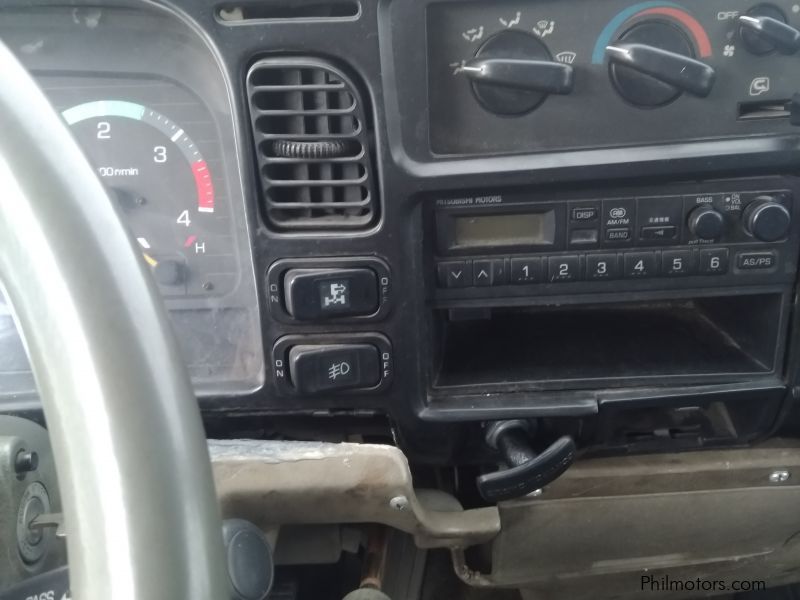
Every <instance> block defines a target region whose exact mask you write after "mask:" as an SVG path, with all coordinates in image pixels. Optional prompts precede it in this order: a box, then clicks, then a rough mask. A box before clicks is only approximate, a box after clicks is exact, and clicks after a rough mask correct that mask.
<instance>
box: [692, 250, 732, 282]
mask: <svg viewBox="0 0 800 600" xmlns="http://www.w3.org/2000/svg"><path fill="white" fill-rule="evenodd" d="M699 271H700V274H702V275H724V274H725V273H727V272H728V249H727V248H713V249H707V250H701V251H700V268H699Z"/></svg>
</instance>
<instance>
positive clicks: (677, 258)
mask: <svg viewBox="0 0 800 600" xmlns="http://www.w3.org/2000/svg"><path fill="white" fill-rule="evenodd" d="M692 257H693V255H692V251H691V250H664V251H663V252H662V253H661V273H662V274H664V275H666V276H667V277H681V276H683V275H692V274H693V273H694V271H695V268H694V261H693V260H692Z"/></svg>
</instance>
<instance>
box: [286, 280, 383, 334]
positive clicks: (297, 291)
mask: <svg viewBox="0 0 800 600" xmlns="http://www.w3.org/2000/svg"><path fill="white" fill-rule="evenodd" d="M283 293H284V302H285V304H286V312H287V313H289V314H290V315H291V316H292V318H294V319H297V320H300V321H315V320H323V319H335V318H342V317H353V316H359V315H370V314H372V313H374V312H376V311H377V310H378V308H379V306H380V298H379V295H378V276H377V274H376V273H375V271H373V270H372V269H369V268H366V267H363V268H361V267H359V268H349V269H338V268H331V269H289V270H288V271H286V275H285V276H284V278H283Z"/></svg>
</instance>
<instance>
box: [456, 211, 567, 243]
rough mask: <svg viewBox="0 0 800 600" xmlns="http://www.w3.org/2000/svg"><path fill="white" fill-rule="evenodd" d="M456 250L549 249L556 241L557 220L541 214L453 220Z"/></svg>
mask: <svg viewBox="0 0 800 600" xmlns="http://www.w3.org/2000/svg"><path fill="white" fill-rule="evenodd" d="M453 220H454V227H453V240H452V241H453V246H452V247H453V248H459V249H461V248H464V249H466V248H487V247H492V246H494V247H502V246H547V245H551V244H553V243H554V242H555V236H556V218H555V212H554V211H552V210H550V211H547V212H542V213H514V214H504V215H469V216H467V215H465V216H457V217H455V218H454V219H453Z"/></svg>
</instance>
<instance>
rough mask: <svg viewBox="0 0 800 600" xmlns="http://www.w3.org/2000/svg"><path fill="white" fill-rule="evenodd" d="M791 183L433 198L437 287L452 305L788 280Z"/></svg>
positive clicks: (793, 235)
mask: <svg viewBox="0 0 800 600" xmlns="http://www.w3.org/2000/svg"><path fill="white" fill-rule="evenodd" d="M795 185H796V182H795V180H794V179H789V178H768V179H761V180H755V179H748V180H729V181H721V182H716V183H715V182H708V183H704V184H702V185H698V184H677V185H676V184H672V185H667V186H663V187H660V188H657V189H653V188H649V189H647V188H645V189H635V190H622V191H619V190H613V191H610V192H609V193H604V194H592V193H587V192H576V193H574V194H564V193H556V194H547V193H543V192H538V191H537V192H520V191H514V192H503V193H497V194H475V195H462V196H458V197H441V198H436V199H435V202H433V204H434V207H433V208H432V209H431V210H430V214H429V218H430V219H431V220H432V227H430V228H429V231H433V232H434V236H435V242H434V243H433V244H430V245H429V246H430V247H431V249H432V252H433V254H434V256H433V257H432V263H433V264H432V265H431V270H432V272H433V274H434V277H435V282H436V285H435V287H436V291H435V294H434V296H435V298H436V299H437V300H441V301H444V302H446V303H447V302H448V301H452V300H457V299H477V298H486V299H498V298H503V297H509V298H513V297H520V296H539V295H553V294H556V295H569V294H573V293H575V294H580V293H586V292H598V291H615V292H616V291H620V290H626V291H627V290H633V291H636V290H658V289H673V288H675V287H693V288H698V287H699V288H706V287H720V286H731V285H765V284H774V283H791V282H792V281H794V278H795V272H796V269H797V254H798V252H797V249H798V240H799V236H800V231H798V225H797V220H796V219H793V214H794V211H795V209H794V204H795V202H794V200H793V199H794V197H795V196H796V195H797V193H798V192H797V189H795Z"/></svg>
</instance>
